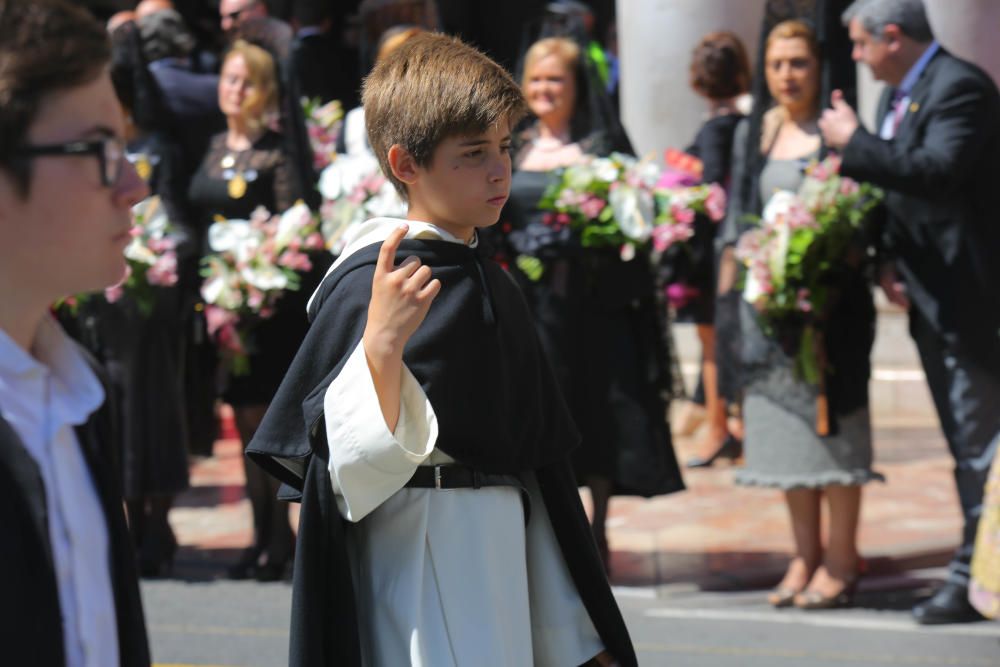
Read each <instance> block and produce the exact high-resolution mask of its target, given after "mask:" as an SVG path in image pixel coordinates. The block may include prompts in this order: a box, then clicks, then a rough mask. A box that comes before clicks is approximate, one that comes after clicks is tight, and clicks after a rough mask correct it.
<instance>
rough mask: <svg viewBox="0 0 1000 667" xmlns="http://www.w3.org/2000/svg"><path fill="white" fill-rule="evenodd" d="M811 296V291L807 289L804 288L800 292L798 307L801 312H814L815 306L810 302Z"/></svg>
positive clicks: (797, 296)
mask: <svg viewBox="0 0 1000 667" xmlns="http://www.w3.org/2000/svg"><path fill="white" fill-rule="evenodd" d="M809 296H810V294H809V290H808V289H806V288H804V287H803V288H802V289H800V290H799V291H798V294H797V295H796V298H797V303H796V307H797V308H798V309H799V310H801V311H802V312H803V313H811V312H812V309H813V306H812V302H811V301H809Z"/></svg>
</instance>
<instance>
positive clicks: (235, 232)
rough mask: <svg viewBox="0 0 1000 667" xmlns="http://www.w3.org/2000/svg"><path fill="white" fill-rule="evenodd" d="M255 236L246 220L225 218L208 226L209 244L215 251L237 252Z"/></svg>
mask: <svg viewBox="0 0 1000 667" xmlns="http://www.w3.org/2000/svg"><path fill="white" fill-rule="evenodd" d="M251 236H253V230H252V229H251V228H250V223H249V222H247V221H246V220H224V221H222V222H215V223H212V226H211V227H209V228H208V245H209V247H210V248H211V249H212V250H213V251H214V252H235V251H236V249H237V248H238V247H239V246H241V245H245V244H246V242H247V240H248V239H250V237H251Z"/></svg>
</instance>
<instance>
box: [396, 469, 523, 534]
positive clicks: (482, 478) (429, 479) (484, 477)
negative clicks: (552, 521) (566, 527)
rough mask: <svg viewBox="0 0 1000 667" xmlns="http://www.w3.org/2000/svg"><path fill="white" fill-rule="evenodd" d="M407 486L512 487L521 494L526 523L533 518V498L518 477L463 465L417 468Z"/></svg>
mask: <svg viewBox="0 0 1000 667" xmlns="http://www.w3.org/2000/svg"><path fill="white" fill-rule="evenodd" d="M405 486H408V487H411V488H415V489H438V490H442V489H481V488H483V487H488V486H511V487H513V488H515V489H517V490H518V491H520V492H521V502H522V504H523V505H524V522H525V523H528V518H529V517H530V516H531V497H530V496H529V495H528V489H527V487H525V486H524V482H522V481H521V478H520V477H518V476H517V475H500V474H494V473H488V472H479V471H478V470H473V469H472V468H467V467H465V466H462V465H443V466H417V471H416V472H415V473H413V477H411V478H410V481H409V482H407V483H406V484H405Z"/></svg>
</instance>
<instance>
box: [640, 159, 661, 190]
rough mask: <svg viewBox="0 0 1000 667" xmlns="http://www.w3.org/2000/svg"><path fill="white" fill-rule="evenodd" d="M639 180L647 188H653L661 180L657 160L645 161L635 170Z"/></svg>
mask: <svg viewBox="0 0 1000 667" xmlns="http://www.w3.org/2000/svg"><path fill="white" fill-rule="evenodd" d="M635 174H636V176H637V177H638V178H639V182H640V183H642V184H643V185H645V186H646V187H647V188H653V186H655V185H656V183H657V181H659V180H660V174H661V171H660V166H659V165H658V164H656V163H655V162H644V163H642V164H641V165H639V167H638V168H637V169H636V170H635Z"/></svg>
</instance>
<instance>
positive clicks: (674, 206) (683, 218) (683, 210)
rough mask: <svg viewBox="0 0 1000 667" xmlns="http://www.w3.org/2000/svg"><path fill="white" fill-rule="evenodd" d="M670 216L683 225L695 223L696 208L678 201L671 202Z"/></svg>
mask: <svg viewBox="0 0 1000 667" xmlns="http://www.w3.org/2000/svg"><path fill="white" fill-rule="evenodd" d="M670 216H671V217H672V218H673V219H674V220H676V221H677V222H678V223H680V224H682V225H690V224H692V223H694V210H692V209H691V208H689V207H688V206H687V204H682V203H681V202H678V201H674V202H671V204H670Z"/></svg>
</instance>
